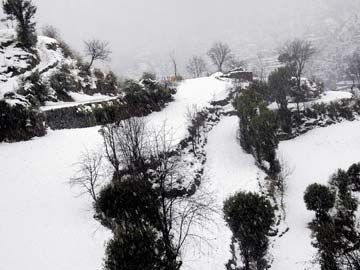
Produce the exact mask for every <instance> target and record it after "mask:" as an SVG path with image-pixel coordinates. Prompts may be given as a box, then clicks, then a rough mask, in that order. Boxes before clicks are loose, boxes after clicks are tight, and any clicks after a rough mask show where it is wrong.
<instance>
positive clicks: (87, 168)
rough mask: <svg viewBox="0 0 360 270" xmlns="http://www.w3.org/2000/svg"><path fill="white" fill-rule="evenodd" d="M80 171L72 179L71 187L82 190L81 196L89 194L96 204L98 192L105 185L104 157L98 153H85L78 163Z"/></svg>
mask: <svg viewBox="0 0 360 270" xmlns="http://www.w3.org/2000/svg"><path fill="white" fill-rule="evenodd" d="M77 165H78V166H79V169H78V171H77V173H76V176H75V177H73V178H71V179H70V185H71V186H77V187H79V188H80V190H81V193H80V194H79V196H80V195H84V194H89V195H90V196H91V198H92V199H93V201H94V202H96V201H97V192H98V189H99V188H100V186H101V184H102V183H103V179H104V178H103V177H104V175H103V171H102V169H103V157H102V155H101V154H99V153H97V152H89V151H85V152H84V153H83V154H82V155H81V158H80V161H79V162H78V163H77Z"/></svg>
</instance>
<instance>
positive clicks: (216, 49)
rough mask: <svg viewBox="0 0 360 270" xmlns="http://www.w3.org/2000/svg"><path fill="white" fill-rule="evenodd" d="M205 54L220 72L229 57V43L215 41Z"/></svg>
mask: <svg viewBox="0 0 360 270" xmlns="http://www.w3.org/2000/svg"><path fill="white" fill-rule="evenodd" d="M207 54H208V56H209V57H210V59H211V61H212V62H213V64H214V65H215V66H216V68H217V70H218V71H220V72H222V71H223V66H224V64H225V63H227V62H228V61H229V60H230V59H231V50H230V47H229V45H227V44H226V43H222V42H216V43H215V44H214V45H213V46H212V48H211V49H210V50H209V51H208V53H207Z"/></svg>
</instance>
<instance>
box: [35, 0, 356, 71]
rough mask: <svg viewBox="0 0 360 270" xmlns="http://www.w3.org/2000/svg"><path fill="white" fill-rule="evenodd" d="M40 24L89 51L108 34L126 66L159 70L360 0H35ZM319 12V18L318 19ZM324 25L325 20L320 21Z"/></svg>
mask: <svg viewBox="0 0 360 270" xmlns="http://www.w3.org/2000/svg"><path fill="white" fill-rule="evenodd" d="M33 1H34V2H35V3H36V4H37V6H38V14H37V21H38V26H39V27H41V25H44V24H51V25H54V26H56V27H57V28H58V29H60V31H61V34H62V36H63V37H64V39H65V40H66V41H67V42H68V43H70V44H71V45H72V46H73V47H74V48H76V49H77V50H79V51H81V49H82V42H83V40H86V39H90V38H94V37H95V38H99V39H104V40H108V41H109V42H110V44H111V48H112V51H113V55H112V61H111V63H110V65H111V67H113V68H114V69H115V70H116V71H117V72H118V73H121V74H125V75H128V74H133V73H134V72H135V73H136V72H137V71H138V70H139V69H150V70H151V69H154V70H157V69H158V68H159V67H160V66H161V65H165V66H164V68H166V65H167V63H168V55H169V54H170V53H174V54H175V55H176V57H177V58H178V61H179V63H180V65H182V64H184V63H185V62H186V61H187V59H188V58H189V57H190V56H191V55H192V54H203V55H205V53H206V50H207V49H208V47H209V46H211V44H212V43H213V42H214V41H216V40H223V41H225V42H228V43H229V44H230V45H231V46H232V47H233V48H234V51H236V53H237V54H238V55H240V56H241V57H243V56H246V54H247V53H249V51H251V50H252V51H255V50H266V49H271V48H273V47H274V46H276V45H277V44H280V43H281V42H283V41H284V40H285V39H288V38H292V37H294V36H297V35H299V36H301V35H303V34H304V33H305V32H306V31H309V29H312V28H313V27H315V25H314V24H319V20H318V19H319V18H320V17H321V16H322V14H326V16H338V15H339V14H340V13H341V9H343V8H344V9H345V8H349V5H353V4H354V3H353V2H360V1H357V0H302V1H299V0H246V1H245V0H221V1H220V0H218V1H213V0H152V1H151V0H126V1H125V0H102V1H99V0H33ZM314 18H315V19H316V20H315V19H314ZM316 26H318V25H316Z"/></svg>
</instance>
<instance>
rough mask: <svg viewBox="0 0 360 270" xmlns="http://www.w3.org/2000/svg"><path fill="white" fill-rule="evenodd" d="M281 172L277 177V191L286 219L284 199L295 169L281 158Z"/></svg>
mask: <svg viewBox="0 0 360 270" xmlns="http://www.w3.org/2000/svg"><path fill="white" fill-rule="evenodd" d="M279 163H280V167H281V171H280V173H279V174H278V176H277V180H276V190H277V192H278V194H279V195H280V207H281V209H282V210H283V215H284V219H285V217H286V211H285V202H284V197H285V193H286V189H287V181H288V180H289V178H290V176H291V175H292V174H293V172H294V170H295V168H294V167H291V166H290V165H289V163H288V162H287V161H286V159H285V158H284V157H280V158H279Z"/></svg>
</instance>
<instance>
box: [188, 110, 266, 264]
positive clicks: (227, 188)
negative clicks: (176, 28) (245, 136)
mask: <svg viewBox="0 0 360 270" xmlns="http://www.w3.org/2000/svg"><path fill="white" fill-rule="evenodd" d="M238 127H239V120H238V118H237V117H236V116H232V117H224V118H222V120H221V121H220V122H219V124H218V125H217V126H215V127H214V128H213V129H212V130H211V131H210V133H209V135H208V143H207V145H206V148H205V149H206V153H207V159H208V160H207V163H206V170H205V176H206V177H207V178H209V182H210V185H211V190H212V191H213V193H214V194H215V196H216V197H217V201H218V204H219V207H220V208H222V203H223V201H224V200H225V199H226V198H227V197H228V196H229V195H230V194H233V193H235V192H236V191H240V190H245V191H257V190H258V184H257V176H259V175H262V172H261V171H260V170H259V169H258V168H257V167H256V166H255V160H254V158H253V157H252V156H251V155H249V154H246V153H245V152H244V151H243V150H242V148H241V147H240V145H239V143H238V141H237V136H236V134H237V130H238ZM213 221H214V224H213V225H212V226H211V228H210V230H209V231H204V232H203V233H204V234H205V236H206V235H207V236H208V237H209V236H210V238H211V240H210V241H209V244H210V246H208V245H203V246H202V252H203V254H201V255H199V254H196V253H194V252H191V251H189V252H188V253H187V254H186V255H185V268H184V269H193V270H221V269H225V264H226V263H227V261H228V260H229V259H230V252H229V250H230V248H229V245H230V242H231V235H232V233H231V231H230V229H229V228H228V227H227V226H226V224H225V222H224V220H223V217H222V214H221V213H220V214H219V215H214V217H213ZM196 248H198V247H196ZM190 250H191V249H190Z"/></svg>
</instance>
